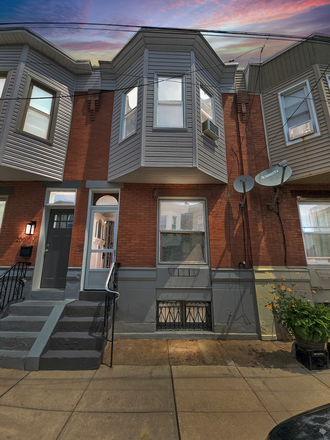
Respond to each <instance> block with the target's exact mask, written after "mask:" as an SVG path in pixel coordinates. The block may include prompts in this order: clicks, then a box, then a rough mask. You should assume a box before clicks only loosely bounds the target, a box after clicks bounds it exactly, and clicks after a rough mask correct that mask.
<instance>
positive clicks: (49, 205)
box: [31, 187, 77, 290]
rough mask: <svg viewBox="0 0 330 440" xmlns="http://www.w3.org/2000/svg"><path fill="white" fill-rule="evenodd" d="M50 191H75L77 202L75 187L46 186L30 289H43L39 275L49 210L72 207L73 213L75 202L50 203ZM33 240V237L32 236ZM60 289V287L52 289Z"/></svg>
mask: <svg viewBox="0 0 330 440" xmlns="http://www.w3.org/2000/svg"><path fill="white" fill-rule="evenodd" d="M51 191H61V192H75V193H76V202H77V188H59V187H50V188H46V194H45V204H44V209H43V214H42V220H41V225H40V234H39V241H38V249H37V256H36V261H35V266H34V272H33V278H32V287H31V290H43V289H41V288H40V284H41V276H42V271H43V267H44V255H45V250H46V240H47V235H48V226H49V220H50V211H51V210H52V209H73V210H74V215H75V209H76V203H75V204H72V205H63V204H60V203H59V204H52V203H49V196H50V192H51ZM33 240H34V238H33ZM54 290H61V289H56V288H55V289H54Z"/></svg>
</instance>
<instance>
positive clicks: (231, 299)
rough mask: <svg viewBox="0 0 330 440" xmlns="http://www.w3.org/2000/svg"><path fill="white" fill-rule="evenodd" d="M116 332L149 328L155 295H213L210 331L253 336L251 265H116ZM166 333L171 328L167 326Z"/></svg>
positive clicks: (255, 328) (186, 298)
mask: <svg viewBox="0 0 330 440" xmlns="http://www.w3.org/2000/svg"><path fill="white" fill-rule="evenodd" d="M118 290H119V292H120V299H119V301H118V311H117V317H116V333H117V334H118V333H121V334H125V333H127V334H128V333H135V332H138V333H154V332H155V331H156V306H157V303H156V302H157V301H173V300H177V301H212V314H213V317H212V319H213V331H214V337H221V338H227V337H228V338H247V339H248V338H250V339H252V338H258V337H259V332H258V318H257V317H258V313H257V307H256V300H255V298H256V297H255V288H254V276H253V271H252V270H239V269H213V270H210V269H208V268H205V267H200V268H197V267H195V268H191V270H190V271H189V269H187V268H177V269H173V268H170V270H169V269H168V268H167V267H164V268H163V267H158V268H121V269H120V271H119V287H118ZM168 333H169V334H170V332H168Z"/></svg>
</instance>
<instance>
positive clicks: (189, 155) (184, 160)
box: [144, 51, 195, 167]
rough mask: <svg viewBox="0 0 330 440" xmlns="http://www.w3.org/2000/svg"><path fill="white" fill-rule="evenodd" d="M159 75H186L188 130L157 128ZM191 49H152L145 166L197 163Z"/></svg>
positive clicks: (191, 164) (149, 70)
mask: <svg viewBox="0 0 330 440" xmlns="http://www.w3.org/2000/svg"><path fill="white" fill-rule="evenodd" d="M155 74H156V75H164V74H165V75H166V74H168V75H172V74H174V75H184V77H185V93H186V97H185V98H186V99H185V106H186V130H183V131H175V130H173V131H171V129H167V130H166V129H165V130H161V129H154V127H153V125H154V91H155V84H154V82H155ZM191 83H192V80H191V52H158V51H149V63H148V89H147V105H146V134H145V155H144V160H145V166H150V167H173V166H177V167H178V166H179V167H191V166H193V117H195V115H193V114H192V84H191Z"/></svg>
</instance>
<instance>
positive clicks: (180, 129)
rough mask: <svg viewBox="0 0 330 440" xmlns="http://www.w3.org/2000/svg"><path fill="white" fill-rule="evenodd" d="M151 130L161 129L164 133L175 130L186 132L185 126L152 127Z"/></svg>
mask: <svg viewBox="0 0 330 440" xmlns="http://www.w3.org/2000/svg"><path fill="white" fill-rule="evenodd" d="M152 130H153V131H163V132H166V133H169V132H176V133H180V132H181V133H186V132H187V131H188V129H187V127H153V128H152Z"/></svg>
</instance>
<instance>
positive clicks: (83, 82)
mask: <svg viewBox="0 0 330 440" xmlns="http://www.w3.org/2000/svg"><path fill="white" fill-rule="evenodd" d="M89 89H97V90H98V89H101V74H100V70H99V69H97V70H96V69H95V70H93V73H92V74H91V75H77V79H76V86H75V91H76V92H86V91H87V90H89Z"/></svg>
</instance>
